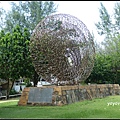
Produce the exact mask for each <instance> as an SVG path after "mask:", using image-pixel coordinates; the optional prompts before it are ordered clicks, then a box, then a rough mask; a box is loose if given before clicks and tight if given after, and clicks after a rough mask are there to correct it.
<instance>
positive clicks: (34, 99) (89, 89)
mask: <svg viewBox="0 0 120 120" xmlns="http://www.w3.org/2000/svg"><path fill="white" fill-rule="evenodd" d="M110 95H120V87H119V84H98V85H96V84H95V85H93V84H91V85H79V86H77V85H74V86H42V87H26V88H24V90H23V92H22V95H21V97H20V100H19V102H18V105H54V106H61V105H66V104H71V103H74V102H78V101H82V100H86V99H87V100H92V99H93V98H103V97H106V96H110Z"/></svg>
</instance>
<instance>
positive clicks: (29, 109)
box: [0, 96, 120, 118]
mask: <svg viewBox="0 0 120 120" xmlns="http://www.w3.org/2000/svg"><path fill="white" fill-rule="evenodd" d="M2 101H3V100H2ZM17 102H18V101H12V102H5V103H0V118H120V96H109V97H106V98H102V99H93V100H85V101H82V102H76V103H73V104H69V105H65V106H18V105H17ZM110 102H112V103H111V105H110V104H109V105H108V103H110ZM113 104H114V106H113ZM115 104H116V105H115Z"/></svg>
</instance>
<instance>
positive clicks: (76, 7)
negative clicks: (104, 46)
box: [0, 1, 119, 43]
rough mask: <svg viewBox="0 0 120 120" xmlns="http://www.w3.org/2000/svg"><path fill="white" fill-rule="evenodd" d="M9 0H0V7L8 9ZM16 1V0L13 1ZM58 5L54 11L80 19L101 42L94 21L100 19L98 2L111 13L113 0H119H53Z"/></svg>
mask: <svg viewBox="0 0 120 120" xmlns="http://www.w3.org/2000/svg"><path fill="white" fill-rule="evenodd" d="M9 2H11V1H0V7H1V6H2V7H3V8H4V9H6V10H7V9H9V8H10V5H9ZM12 2H13V1H12ZM14 2H18V1H14ZM53 2H54V3H55V4H57V5H58V9H57V12H56V13H65V14H70V15H73V16H75V17H77V18H78V19H80V20H81V21H82V22H83V23H84V24H85V25H86V26H87V28H88V30H89V31H90V33H91V34H92V32H93V34H94V36H95V39H96V41H97V42H99V43H100V42H102V41H103V39H104V37H103V36H100V35H98V33H97V29H96V26H95V23H97V22H98V21H100V18H99V8H100V2H102V3H103V5H104V6H105V7H106V9H107V10H108V13H110V14H113V8H114V4H115V2H119V1H53Z"/></svg>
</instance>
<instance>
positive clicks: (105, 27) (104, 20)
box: [89, 3, 120, 83]
mask: <svg viewBox="0 0 120 120" xmlns="http://www.w3.org/2000/svg"><path fill="white" fill-rule="evenodd" d="M99 12H100V21H99V22H98V23H96V24H95V26H96V27H97V30H98V34H100V35H104V36H105V39H104V41H103V42H102V49H101V48H100V51H99V50H97V51H98V53H97V57H96V63H95V67H94V70H93V72H92V74H91V76H90V77H89V78H94V79H95V77H94V76H95V75H96V74H97V75H99V76H103V77H102V79H101V80H104V78H106V76H107V78H106V80H107V79H108V78H109V81H111V82H110V83H120V80H119V76H120V72H119V71H120V54H119V51H120V50H119V48H120V33H119V32H120V31H119V28H120V27H119V24H120V21H119V20H120V3H116V4H115V7H114V14H113V15H112V16H110V15H109V14H108V11H107V10H106V8H105V7H104V6H103V4H102V3H101V8H100V9H99ZM112 17H113V18H112ZM103 56H104V57H103ZM101 67H102V69H100V68H101ZM96 71H97V73H96ZM105 71H106V73H107V74H105V73H104V72H105ZM109 76H111V77H109ZM92 80H93V79H92Z"/></svg>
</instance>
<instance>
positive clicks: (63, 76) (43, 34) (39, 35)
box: [30, 14, 95, 84]
mask: <svg viewBox="0 0 120 120" xmlns="http://www.w3.org/2000/svg"><path fill="white" fill-rule="evenodd" d="M30 52H31V57H32V60H33V64H34V67H35V70H36V71H37V73H38V74H39V75H41V76H43V77H44V78H45V79H49V80H50V77H51V76H54V77H55V78H57V81H72V82H73V81H75V80H76V81H78V82H79V81H83V80H85V79H86V78H87V77H88V76H89V75H90V73H91V71H92V68H93V66H94V57H95V48H94V42H93V38H92V36H91V34H90V32H89V30H88V29H87V27H86V26H85V24H84V23H83V22H81V21H80V20H79V19H77V18H76V17H74V16H71V15H68V14H55V15H51V16H48V17H46V18H45V19H43V20H42V21H41V22H40V23H39V24H38V25H37V26H36V27H35V29H34V31H33V34H32V36H31V43H30ZM69 84H70V82H69Z"/></svg>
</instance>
